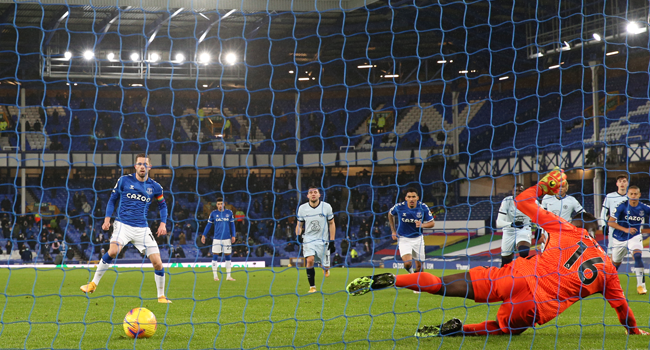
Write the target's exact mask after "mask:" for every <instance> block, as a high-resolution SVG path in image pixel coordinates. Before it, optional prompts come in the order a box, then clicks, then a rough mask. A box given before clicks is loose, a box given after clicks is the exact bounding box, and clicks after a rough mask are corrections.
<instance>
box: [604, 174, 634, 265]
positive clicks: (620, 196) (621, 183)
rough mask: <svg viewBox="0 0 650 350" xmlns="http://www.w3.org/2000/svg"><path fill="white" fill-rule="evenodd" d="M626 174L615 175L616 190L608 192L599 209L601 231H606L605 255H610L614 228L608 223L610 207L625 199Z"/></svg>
mask: <svg viewBox="0 0 650 350" xmlns="http://www.w3.org/2000/svg"><path fill="white" fill-rule="evenodd" d="M628 184H629V183H628V179H627V175H619V176H617V177H616V187H618V189H617V190H616V192H611V193H608V194H607V196H605V200H604V201H603V208H602V209H601V210H600V219H601V220H602V224H603V225H604V226H603V233H605V232H607V255H609V257H610V258H611V257H612V248H611V247H612V240H613V238H612V235H613V234H614V228H613V227H611V226H609V225H608V222H609V217H610V216H611V211H612V209H616V207H618V205H619V204H621V203H623V202H624V201H626V200H627V186H628Z"/></svg>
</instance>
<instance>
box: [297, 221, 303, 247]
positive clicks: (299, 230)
mask: <svg viewBox="0 0 650 350" xmlns="http://www.w3.org/2000/svg"><path fill="white" fill-rule="evenodd" d="M303 223H304V221H301V220H300V217H299V218H298V221H297V222H296V239H297V240H298V242H300V243H302V225H303Z"/></svg>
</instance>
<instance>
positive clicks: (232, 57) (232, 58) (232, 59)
mask: <svg viewBox="0 0 650 350" xmlns="http://www.w3.org/2000/svg"><path fill="white" fill-rule="evenodd" d="M225 58H226V63H227V64H228V65H230V66H232V65H233V64H235V63H237V55H236V54H235V53H234V52H228V53H227V54H226V57H225Z"/></svg>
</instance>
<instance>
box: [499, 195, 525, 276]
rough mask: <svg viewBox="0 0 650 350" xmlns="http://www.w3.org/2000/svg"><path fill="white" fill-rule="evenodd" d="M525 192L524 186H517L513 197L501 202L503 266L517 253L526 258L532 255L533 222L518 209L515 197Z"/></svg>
mask: <svg viewBox="0 0 650 350" xmlns="http://www.w3.org/2000/svg"><path fill="white" fill-rule="evenodd" d="M523 191H524V185H522V184H519V183H518V184H516V185H515V188H514V189H513V190H512V194H513V195H512V196H508V197H506V198H504V199H503V201H502V202H501V207H499V215H498V216H497V228H503V236H502V238H501V266H504V265H505V264H508V263H509V262H511V261H512V259H514V257H515V252H519V256H520V257H522V258H525V257H527V256H528V254H529V253H530V242H531V240H532V235H533V234H532V230H531V227H530V226H531V221H530V218H529V217H528V216H526V215H525V214H524V213H522V212H521V211H520V210H518V209H517V206H516V204H515V197H516V196H518V195H519V194H521V192H523Z"/></svg>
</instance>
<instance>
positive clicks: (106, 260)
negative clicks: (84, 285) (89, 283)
mask: <svg viewBox="0 0 650 350" xmlns="http://www.w3.org/2000/svg"><path fill="white" fill-rule="evenodd" d="M112 262H113V258H111V256H110V255H108V253H104V256H102V259H101V260H100V261H99V264H98V265H97V270H96V271H95V276H94V277H93V282H94V283H95V284H97V285H98V284H99V281H101V279H102V277H103V276H104V273H105V272H106V270H108V269H109V268H110V267H111V263H112Z"/></svg>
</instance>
